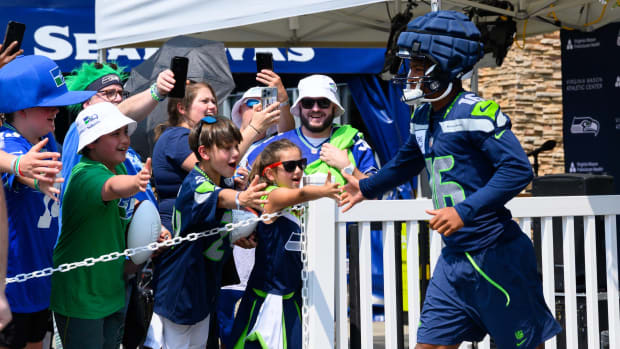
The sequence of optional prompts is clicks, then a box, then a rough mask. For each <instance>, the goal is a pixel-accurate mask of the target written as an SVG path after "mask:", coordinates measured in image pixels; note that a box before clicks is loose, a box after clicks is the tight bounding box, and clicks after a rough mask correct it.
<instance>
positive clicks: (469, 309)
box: [418, 234, 562, 349]
mask: <svg viewBox="0 0 620 349" xmlns="http://www.w3.org/2000/svg"><path fill="white" fill-rule="evenodd" d="M561 330H562V328H561V327H560V324H559V323H558V322H557V321H555V319H554V317H553V315H552V314H551V312H550V311H549V308H548V307H547V305H546V303H545V300H544V297H543V293H542V284H541V282H540V279H539V277H538V273H537V270H536V257H535V255H534V246H533V245H532V242H531V241H530V239H529V238H528V237H527V236H526V235H525V234H519V236H518V237H516V238H514V239H512V240H509V241H500V242H497V243H496V244H495V245H493V246H491V247H488V248H485V249H481V250H479V251H475V252H469V253H464V252H454V251H449V249H444V250H443V251H442V254H441V256H440V257H439V260H438V261H437V265H436V267H435V271H434V272H433V277H432V279H431V281H430V284H429V286H428V289H427V292H426V299H425V300H424V306H423V308H422V314H421V316H420V326H419V328H418V343H425V344H434V345H455V344H459V343H461V342H464V341H480V340H482V339H483V338H484V336H485V334H487V333H488V334H489V335H490V336H491V337H493V339H494V340H495V343H496V344H497V347H498V348H502V349H503V348H519V349H523V348H535V347H536V346H537V345H539V344H540V343H542V342H544V341H546V340H547V339H549V338H551V337H553V336H555V335H556V334H558V333H559V332H560V331H561Z"/></svg>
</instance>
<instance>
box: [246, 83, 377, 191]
mask: <svg viewBox="0 0 620 349" xmlns="http://www.w3.org/2000/svg"><path fill="white" fill-rule="evenodd" d="M297 88H298V89H299V96H298V97H297V100H296V101H295V103H294V104H293V106H292V107H291V113H292V114H293V115H295V116H297V117H299V119H300V121H301V127H299V128H297V129H294V130H291V131H288V132H285V133H282V134H279V135H277V136H274V137H271V138H269V139H267V140H266V141H265V142H263V143H262V144H261V145H259V146H257V147H256V148H255V149H254V150H253V151H252V152H250V153H249V155H248V165H247V168H248V169H250V168H251V165H252V163H253V162H254V160H255V159H256V157H257V156H258V155H259V154H260V152H261V151H262V150H263V148H264V147H265V146H266V145H267V144H268V143H270V142H272V141H274V140H278V139H281V138H288V139H289V140H291V141H292V142H293V143H295V144H297V146H299V148H300V149H301V152H302V157H304V158H306V159H307V160H308V166H307V167H306V169H305V171H304V172H305V174H307V175H311V174H314V173H327V172H328V171H330V172H331V173H332V178H334V179H335V180H336V182H338V183H341V184H344V183H345V181H344V178H343V177H342V175H341V174H340V170H344V171H345V172H346V173H349V174H352V175H353V176H356V177H360V178H363V175H370V174H373V173H375V172H376V171H377V163H376V161H375V156H374V153H373V151H372V149H371V148H370V146H369V145H368V143H366V141H365V140H364V136H363V134H362V133H361V132H359V131H358V130H357V129H355V128H353V127H351V126H350V125H337V124H334V123H333V121H334V118H336V117H338V116H341V115H342V114H344V108H343V107H342V105H341V104H340V97H339V95H338V87H337V86H336V83H335V82H334V80H332V78H330V77H329V76H325V75H311V76H308V77H306V78H304V79H301V80H300V81H299V84H298V86H297Z"/></svg>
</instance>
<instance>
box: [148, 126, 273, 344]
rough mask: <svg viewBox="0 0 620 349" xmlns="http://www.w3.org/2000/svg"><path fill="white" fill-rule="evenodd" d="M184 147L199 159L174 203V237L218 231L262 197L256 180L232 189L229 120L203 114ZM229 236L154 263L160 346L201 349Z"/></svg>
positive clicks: (234, 144) (233, 139)
mask: <svg viewBox="0 0 620 349" xmlns="http://www.w3.org/2000/svg"><path fill="white" fill-rule="evenodd" d="M188 141H189V146H190V148H191V149H192V151H193V152H194V155H196V157H197V158H198V159H199V160H198V163H196V164H195V166H194V168H193V169H192V170H191V171H190V172H189V174H188V175H187V177H185V180H184V181H183V184H182V185H181V188H180V189H179V194H178V196H177V199H176V202H175V205H174V211H173V212H174V214H173V220H172V227H173V230H174V235H175V237H181V236H187V235H188V234H190V233H199V232H205V231H208V230H210V229H213V228H217V227H221V226H223V225H224V224H225V223H226V222H224V221H223V218H224V215H225V213H227V212H230V210H231V209H233V208H238V207H239V206H241V205H242V206H248V207H254V208H259V207H260V204H261V203H265V202H266V201H265V200H264V199H262V198H261V197H262V196H263V195H265V194H266V193H265V192H264V191H262V189H263V188H264V187H265V186H266V185H265V184H259V183H258V178H255V179H254V181H252V183H251V184H250V186H249V187H248V188H247V189H246V190H245V191H241V192H239V191H236V190H233V189H229V188H232V184H233V182H232V179H231V177H232V175H233V173H234V171H235V168H236V166H237V161H238V160H239V150H238V146H239V143H240V142H241V133H240V132H239V130H238V129H237V128H236V127H235V126H234V125H233V124H232V122H230V120H228V119H225V118H221V117H213V116H205V117H203V118H202V119H201V120H200V121H199V122H198V123H196V125H195V126H194V127H193V128H192V130H191V131H190V134H189V138H188ZM230 246H231V241H230V232H229V231H224V232H220V233H216V234H214V235H211V236H207V237H202V238H200V239H198V240H196V241H191V242H185V243H182V244H180V245H178V246H174V247H173V248H171V249H169V250H166V251H164V252H163V253H162V255H161V256H160V257H159V258H157V260H156V261H155V264H156V266H155V275H154V283H155V289H156V292H155V309H154V311H155V313H157V314H158V315H159V317H160V318H161V321H162V325H163V338H162V346H163V348H204V347H205V345H206V343H207V340H208V334H209V322H210V320H211V318H212V317H211V316H210V314H212V313H213V312H215V310H216V302H217V298H218V294H219V290H220V283H221V280H222V266H223V264H224V261H225V260H226V259H227V258H229V257H230V254H231V253H230V252H231V247H230Z"/></svg>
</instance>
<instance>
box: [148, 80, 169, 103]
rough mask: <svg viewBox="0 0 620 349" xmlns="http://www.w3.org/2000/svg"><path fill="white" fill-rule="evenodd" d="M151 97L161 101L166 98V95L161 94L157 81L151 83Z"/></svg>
mask: <svg viewBox="0 0 620 349" xmlns="http://www.w3.org/2000/svg"><path fill="white" fill-rule="evenodd" d="M151 97H152V98H153V99H154V100H156V101H157V102H161V101H163V100H164V99H166V96H162V95H160V94H159V91H157V83H153V85H151Z"/></svg>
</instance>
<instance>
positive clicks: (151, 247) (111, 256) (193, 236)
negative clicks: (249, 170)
mask: <svg viewBox="0 0 620 349" xmlns="http://www.w3.org/2000/svg"><path fill="white" fill-rule="evenodd" d="M295 207H297V206H295ZM281 215H282V211H279V212H274V213H266V214H263V215H261V216H260V217H252V218H250V219H247V220H245V221H241V222H237V223H228V224H226V225H225V226H223V227H219V228H213V229H210V230H205V231H202V232H199V233H189V234H187V235H186V236H183V237H181V236H177V237H175V238H173V239H170V240H165V241H162V242H152V243H150V244H148V245H146V246H140V247H135V248H128V249H125V250H124V251H123V252H116V251H115V252H111V253H108V254H104V255H101V256H99V257H97V258H94V257H88V258H86V259H84V260H82V261H80V262H73V263H65V264H61V265H59V266H58V267H56V268H52V267H48V268H45V269H42V270H37V271H34V272H31V273H25V274H17V275H15V276H13V277H10V278H7V279H6V283H7V284H10V283H14V282H25V281H26V280H29V279H34V278H40V277H45V276H50V275H52V274H53V273H56V272H61V273H64V272H67V271H69V270H73V269H76V268H80V267H90V266H93V265H95V264H96V263H99V262H109V261H113V260H116V259H118V258H120V257H131V256H133V255H135V254H138V253H141V252H146V251H155V250H157V249H159V248H160V247H164V246H166V247H169V246H174V245H178V244H180V243H182V242H185V241H196V240H198V239H200V238H204V237H208V236H213V235H218V234H220V233H221V232H224V231H232V230H233V229H235V228H238V227H244V226H247V225H249V224H251V223H254V222H259V221H268V220H270V219H272V218H275V217H278V216H281ZM302 229H303V225H302Z"/></svg>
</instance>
